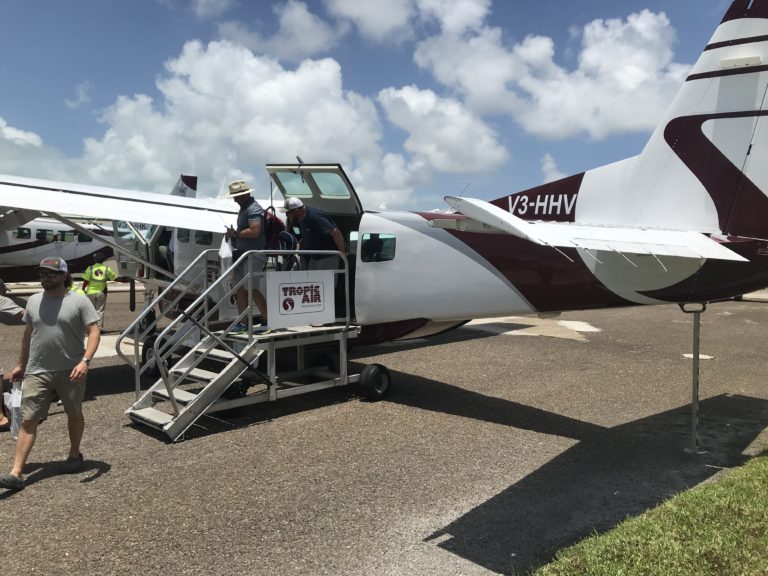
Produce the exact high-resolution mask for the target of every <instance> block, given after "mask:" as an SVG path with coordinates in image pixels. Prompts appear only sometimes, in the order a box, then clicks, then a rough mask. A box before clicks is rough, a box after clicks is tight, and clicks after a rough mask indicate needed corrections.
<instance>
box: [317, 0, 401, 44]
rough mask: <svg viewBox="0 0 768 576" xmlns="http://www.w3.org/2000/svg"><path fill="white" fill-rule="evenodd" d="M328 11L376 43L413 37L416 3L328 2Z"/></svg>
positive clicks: (375, 0) (393, 0)
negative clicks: (352, 25) (355, 27)
mask: <svg viewBox="0 0 768 576" xmlns="http://www.w3.org/2000/svg"><path fill="white" fill-rule="evenodd" d="M325 4H326V8H327V9H328V12H329V13H331V14H333V15H334V16H336V17H337V18H342V19H345V20H349V21H350V22H352V23H354V24H355V25H356V26H357V28H358V30H359V31H360V34H361V35H362V36H364V37H366V38H369V39H371V40H374V41H376V42H383V41H399V40H401V39H402V38H407V37H410V36H411V34H412V30H411V18H412V17H413V16H414V15H415V9H414V6H413V2H412V0H386V1H382V0H325Z"/></svg>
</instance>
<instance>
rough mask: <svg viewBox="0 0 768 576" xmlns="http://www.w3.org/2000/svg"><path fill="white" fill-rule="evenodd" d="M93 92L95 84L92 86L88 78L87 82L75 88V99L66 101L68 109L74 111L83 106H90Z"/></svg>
mask: <svg viewBox="0 0 768 576" xmlns="http://www.w3.org/2000/svg"><path fill="white" fill-rule="evenodd" d="M92 91H93V84H91V82H90V80H88V79H87V78H86V79H85V80H82V81H80V83H79V84H78V85H77V86H75V96H74V98H69V99H67V100H65V101H64V104H65V105H66V106H67V108H71V109H73V110H74V109H76V108H80V107H81V106H85V105H86V104H90V102H91V92H92Z"/></svg>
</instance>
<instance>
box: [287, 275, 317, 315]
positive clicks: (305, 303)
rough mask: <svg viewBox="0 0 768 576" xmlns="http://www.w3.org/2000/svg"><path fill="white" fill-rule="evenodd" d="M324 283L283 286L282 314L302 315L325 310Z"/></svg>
mask: <svg viewBox="0 0 768 576" xmlns="http://www.w3.org/2000/svg"><path fill="white" fill-rule="evenodd" d="M323 288H324V286H323V283H322V282H312V283H309V284H308V283H301V284H281V285H280V313H281V314H301V313H306V312H319V311H322V310H323V309H325V298H324V290H323Z"/></svg>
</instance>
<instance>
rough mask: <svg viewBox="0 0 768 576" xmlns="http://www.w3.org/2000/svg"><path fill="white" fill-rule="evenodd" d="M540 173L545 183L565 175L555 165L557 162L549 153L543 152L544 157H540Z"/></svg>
mask: <svg viewBox="0 0 768 576" xmlns="http://www.w3.org/2000/svg"><path fill="white" fill-rule="evenodd" d="M541 173H542V175H543V176H544V183H545V184H546V183H547V182H554V181H555V180H560V179H561V178H565V177H566V176H567V174H564V173H563V172H561V171H560V169H559V168H558V167H557V162H555V159H554V158H553V157H552V155H551V154H544V157H543V158H542V159H541Z"/></svg>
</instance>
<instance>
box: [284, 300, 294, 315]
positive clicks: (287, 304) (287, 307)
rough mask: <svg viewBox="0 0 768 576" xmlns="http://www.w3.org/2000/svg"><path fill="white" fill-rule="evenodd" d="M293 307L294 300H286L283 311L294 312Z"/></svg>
mask: <svg viewBox="0 0 768 576" xmlns="http://www.w3.org/2000/svg"><path fill="white" fill-rule="evenodd" d="M293 307H294V302H293V298H286V299H285V300H283V310H285V311H286V312H290V311H291V310H293Z"/></svg>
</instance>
